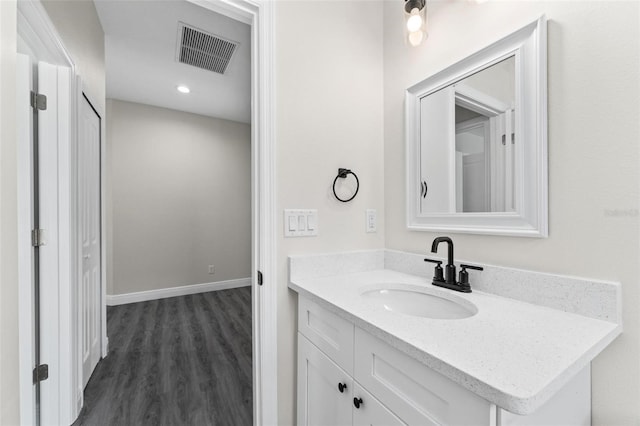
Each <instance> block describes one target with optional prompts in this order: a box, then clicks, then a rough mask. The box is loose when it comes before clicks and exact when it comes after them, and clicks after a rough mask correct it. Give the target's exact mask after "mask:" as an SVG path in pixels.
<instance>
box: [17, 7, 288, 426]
mask: <svg viewBox="0 0 640 426" xmlns="http://www.w3.org/2000/svg"><path fill="white" fill-rule="evenodd" d="M188 1H191V2H192V3H194V4H197V5H199V6H201V7H204V8H206V9H209V10H212V11H214V12H217V13H220V14H223V15H225V16H228V17H230V18H233V19H236V20H239V21H241V22H244V23H246V24H249V25H251V28H252V32H251V40H252V47H253V48H252V53H251V55H252V65H251V84H252V89H251V98H252V99H251V100H252V111H251V118H252V126H251V141H252V144H251V146H252V148H251V149H252V165H251V169H252V177H251V180H252V193H251V198H252V317H253V318H252V322H253V406H254V407H253V408H254V424H256V425H262V424H265V425H267V424H268V425H271V424H278V392H277V391H278V385H277V384H278V381H277V377H278V374H277V372H278V368H277V367H278V364H277V359H278V358H277V295H278V283H277V280H276V255H277V254H276V238H275V231H276V203H275V182H276V180H275V177H276V176H275V170H276V169H275V160H276V149H275V137H274V135H275V113H274V110H275V78H274V77H275V75H274V53H275V49H274V43H275V40H274V5H273V2H271V1H269V0H260V1H253V0H188ZM18 27H19V28H18V35H19V36H21V37H23V39H25V41H26V42H27V43H28V44H29V45H30V46H31V47H32V49H33V50H34V51H35V52H36V53H37V54H38V56H42V57H41V58H39V59H40V60H45V61H50V62H52V63H54V64H57V65H63V66H67V67H69V69H70V71H71V81H70V84H69V86H70V93H69V99H68V101H69V103H70V109H69V110H70V114H69V115H70V116H69V117H59V120H60V121H61V123H63V125H64V123H65V122H66V125H67V126H68V127H69V128H68V129H67V130H68V138H66V140H65V141H63V143H62V144H60V145H59V146H58V150H59V151H58V162H59V166H60V172H59V176H57V177H56V178H57V179H58V200H59V202H60V203H61V204H60V206H61V207H60V208H61V213H62V214H60V217H59V221H58V226H59V230H60V231H61V240H62V239H63V238H62V237H63V235H64V241H62V242H61V244H59V245H58V247H57V249H58V250H59V259H60V265H59V266H60V268H61V271H66V272H67V273H66V275H65V274H63V275H64V276H61V275H59V276H58V277H56V279H52V281H54V283H53V285H55V286H57V287H58V290H59V295H60V296H61V298H60V300H59V304H58V305H57V314H58V317H59V318H60V327H59V336H58V338H59V350H60V352H61V355H62V356H61V357H59V359H60V360H67V361H68V362H65V363H62V362H61V363H60V365H59V366H58V368H59V371H60V375H59V377H60V383H59V384H58V388H59V390H60V393H59V395H60V418H59V419H56V421H55V422H57V423H64V424H70V423H72V422H73V420H75V418H76V417H77V415H78V414H79V412H80V409H81V406H82V397H83V395H82V391H83V388H82V386H81V385H80V387H79V388H78V387H77V384H78V383H79V382H80V381H81V375H79V369H78V364H79V362H80V347H79V342H78V328H79V325H78V323H77V321H72V318H73V317H74V316H75V315H78V313H77V312H73V311H72V309H74V307H76V306H77V302H74V297H75V296H77V294H76V293H77V288H78V287H77V286H78V279H79V276H78V274H77V271H78V269H79V267H80V265H79V261H78V259H77V254H78V246H77V238H78V235H77V234H78V232H77V223H78V215H77V199H76V189H77V172H76V169H77V167H76V166H77V124H78V120H77V114H78V106H79V99H80V98H79V96H82V92H83V87H82V86H83V85H82V82H81V79H80V77H79V76H78V73H77V69H76V66H75V63H74V61H73V59H72V56H71V55H70V54H69V52H68V51H67V50H66V48H65V46H64V44H63V41H62V38H61V37H60V36H59V34H58V32H57V30H56V28H55V26H54V25H53V23H52V21H51V20H50V18H49V16H48V14H47V12H46V10H45V9H44V7H43V6H42V4H41V3H40V1H39V0H18ZM99 113H102V114H100V115H101V116H104V111H99ZM105 128H106V126H104V125H103V126H102V129H103V130H102V131H101V139H102V141H103V143H102V144H101V166H102V167H101V168H102V170H101V204H102V206H101V213H102V218H101V233H102V236H103V238H102V242H101V244H102V247H101V248H102V255H101V261H102V283H101V285H102V291H101V293H102V301H101V304H102V315H101V317H102V327H101V328H102V339H101V341H102V344H101V346H102V354H103V356H106V354H107V353H108V340H107V335H106V297H105V295H106V270H107V268H106V259H105V257H106V247H105V243H106V239H107V234H106V221H105V214H104V213H105V211H104V209H105V203H104V200H105V195H106V194H105V179H104V178H105V176H104V173H105V168H104V161H105V160H106V156H105V155H104V154H105V152H104V149H105V145H106V144H105V143H104V141H105V138H104V136H105V134H104V129H105ZM25 173H26V174H29V173H30V168H29V167H25V164H18V174H19V175H20V176H23V177H24V176H25ZM28 198H29V197H22V198H21V199H22V200H23V201H22V202H23V203H27V202H29V203H30V200H27V199H28ZM31 207H32V206H30V205H22V204H21V205H19V206H18V208H19V209H21V210H22V209H24V208H29V209H31ZM22 211H24V210H22ZM29 211H31V210H29ZM67 234H68V235H67ZM25 244H27V245H28V244H30V241H20V242H19V249H20V247H22V249H23V250H24V248H25V247H26V246H24V245H25ZM24 263H25V264H26V263H28V262H24ZM258 270H259V271H261V272H262V277H263V285H259V284H258V274H257V271H258ZM23 272H24V271H23ZM21 276H22V277H23V280H22V281H21V282H19V286H20V288H24V287H25V286H27V287H29V288H30V286H31V282H24V280H26V279H27V278H26V277H28V279H29V280H30V279H31V274H28V273H27V274H24V273H23V274H22V275H21ZM63 278H66V279H63ZM72 289H73V290H75V291H72ZM31 296H32V295H31V294H30V293H27V292H22V293H21V294H20V297H19V315H20V318H21V319H24V318H31V315H32V312H31ZM76 300H77V299H76ZM20 353H21V354H23V353H33V344H32V342H31V330H26V329H25V327H21V328H20ZM69 354H71V356H69ZM43 362H46V360H43ZM25 365H26V364H25ZM54 368H55V367H54ZM31 373H32V372H31V368H30V367H29V366H24V365H22V364H21V367H20V382H21V386H20V416H21V419H22V420H21V423H22V424H29V423H30V422H29V420H31V421H32V419H33V415H32V413H34V412H35V407H34V404H33V400H32V397H31V393H29V390H30V389H31V386H29V385H27V383H31V382H32V375H31Z"/></svg>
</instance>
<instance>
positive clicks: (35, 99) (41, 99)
mask: <svg viewBox="0 0 640 426" xmlns="http://www.w3.org/2000/svg"><path fill="white" fill-rule="evenodd" d="M31 108H33V109H35V110H39V111H44V110H46V109H47V97H46V96H45V95H41V94H39V93H36V92H31Z"/></svg>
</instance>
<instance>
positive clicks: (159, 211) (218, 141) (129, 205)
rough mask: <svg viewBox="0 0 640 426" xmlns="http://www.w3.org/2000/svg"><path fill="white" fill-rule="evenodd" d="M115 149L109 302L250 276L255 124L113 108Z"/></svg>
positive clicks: (110, 103) (110, 137) (116, 104)
mask: <svg viewBox="0 0 640 426" xmlns="http://www.w3.org/2000/svg"><path fill="white" fill-rule="evenodd" d="M107 144H108V147H109V151H110V153H111V157H110V162H109V164H108V168H109V175H110V176H111V187H112V205H111V208H110V209H109V210H110V211H111V212H112V218H111V219H112V220H111V221H110V222H112V223H113V229H112V232H111V234H112V235H113V280H112V281H110V282H109V283H108V289H107V294H110V295H115V294H123V293H131V292H136V291H146V290H156V289H162V288H168V287H177V286H183V285H189V284H200V283H207V282H216V281H224V280H230V279H238V278H247V277H250V276H251V127H250V126H249V125H248V124H243V123H237V122H233V121H228V120H221V119H216V118H211V117H205V116H201V115H195V114H190V113H184V112H179V111H174V110H170V109H165V108H158V107H152V106H148V105H142V104H137V103H131V102H124V101H119V100H112V99H109V100H107ZM208 265H214V266H215V273H214V274H213V275H210V274H209V273H208Z"/></svg>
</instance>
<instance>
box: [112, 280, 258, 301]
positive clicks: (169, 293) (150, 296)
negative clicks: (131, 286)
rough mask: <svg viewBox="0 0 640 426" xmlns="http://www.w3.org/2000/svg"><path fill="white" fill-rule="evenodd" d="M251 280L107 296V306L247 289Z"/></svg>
mask: <svg viewBox="0 0 640 426" xmlns="http://www.w3.org/2000/svg"><path fill="white" fill-rule="evenodd" d="M250 285H251V278H240V279H237V280H227V281H218V282H215V283H204V284H192V285H184V286H180V287H170V288H160V289H157V290H148V291H138V292H135V293H124V294H111V295H110V294H108V295H107V306H116V305H125V304H127V303H136V302H146V301H148V300H157V299H165V298H167V297H176V296H186V295H188V294H197V293H206V292H208V291H216V290H226V289H228V288H237V287H247V286H250Z"/></svg>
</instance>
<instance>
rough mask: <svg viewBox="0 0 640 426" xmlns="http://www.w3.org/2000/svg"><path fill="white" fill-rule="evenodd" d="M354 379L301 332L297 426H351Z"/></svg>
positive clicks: (299, 341) (299, 340)
mask: <svg viewBox="0 0 640 426" xmlns="http://www.w3.org/2000/svg"><path fill="white" fill-rule="evenodd" d="M352 388H353V380H352V379H351V378H350V376H349V375H348V374H347V373H346V372H344V371H343V370H342V369H341V368H340V367H338V366H337V365H336V364H335V363H334V362H333V361H331V360H330V359H329V358H328V357H327V356H326V355H325V354H324V353H322V352H321V351H320V349H318V348H317V347H316V346H315V345H314V344H313V343H311V342H310V341H309V340H307V338H306V337H304V336H303V335H302V334H300V333H298V423H297V424H298V425H299V426H311V425H317V426H321V425H334V426H341V425H351V423H352V413H351V407H352V405H351V404H352V399H353V393H352V392H353V390H352Z"/></svg>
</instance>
